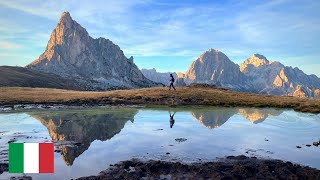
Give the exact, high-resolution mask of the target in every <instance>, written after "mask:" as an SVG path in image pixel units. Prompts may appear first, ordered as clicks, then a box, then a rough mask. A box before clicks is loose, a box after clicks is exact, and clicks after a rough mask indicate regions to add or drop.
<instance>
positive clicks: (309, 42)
mask: <svg viewBox="0 0 320 180" xmlns="http://www.w3.org/2000/svg"><path fill="white" fill-rule="evenodd" d="M1 8H2V9H1ZM0 9H1V10H2V12H3V10H5V11H6V14H8V13H9V14H10V13H11V15H14V16H5V14H1V12H0V15H2V16H1V17H0V23H1V24H5V26H1V27H0V34H1V36H0V41H1V42H8V43H11V44H18V45H20V44H19V43H21V45H20V46H21V48H22V49H24V51H23V52H22V53H28V52H29V51H30V50H31V48H32V47H35V48H34V49H36V50H37V52H36V51H33V52H32V53H33V54H40V53H42V51H43V49H44V48H45V45H46V42H47V41H48V39H49V34H50V33H51V30H52V29H53V28H54V26H55V24H56V22H57V21H58V19H59V16H60V14H61V12H62V11H69V12H70V13H71V15H72V17H73V18H74V19H75V20H76V21H78V22H79V23H80V24H81V25H82V26H84V27H85V28H86V29H87V30H88V32H89V34H91V35H92V36H93V37H95V38H97V37H105V38H108V39H110V40H112V41H113V42H114V43H116V44H118V45H119V46H120V47H121V48H122V49H123V50H124V52H125V54H126V55H128V56H131V55H134V56H136V57H137V58H135V59H136V60H135V61H136V62H137V61H139V59H140V60H143V61H145V60H146V58H148V57H150V59H154V57H155V56H157V57H159V58H157V60H159V59H161V57H163V58H164V59H163V60H162V62H163V63H167V64H170V63H171V61H172V59H179V60H178V61H179V62H178V63H176V67H177V66H179V68H180V69H182V68H181V67H184V68H185V69H187V67H188V66H189V63H190V59H191V58H193V57H197V56H199V55H200V54H201V53H202V51H205V50H207V49H209V48H217V49H220V50H222V51H223V52H224V53H225V54H226V55H227V56H229V57H230V59H232V60H235V61H236V62H237V63H240V62H241V61H243V60H244V59H245V58H246V57H248V56H250V55H252V54H253V53H261V54H264V55H266V56H267V57H269V56H270V58H271V59H277V60H280V61H282V60H283V61H285V62H287V63H288V65H295V63H294V62H293V60H289V59H290V58H288V57H302V56H308V55H312V56H316V55H317V54H316V52H319V51H320V46H318V45H317V44H318V42H319V41H320V34H319V33H318V32H319V31H320V18H319V17H320V14H319V11H318V9H320V2H318V1H312V0H306V1H303V2H301V1H298V0H261V1H251V0H245V1H236V0H225V1H198V2H194V1H188V0H187V1H183V2H181V1H177V2H172V1H160V0H130V1H127V0H117V1H113V0H108V1H104V0H97V1H94V2H92V1H75V0H70V1H67V0H64V1H61V0H60V1H59V2H57V1H40V0H35V1H32V2H30V1H25V0H16V1H1V0H0ZM17 12H20V14H19V13H17ZM3 13H4V12H3ZM40 47H41V48H40ZM12 50H13V49H12ZM0 53H1V52H0ZM5 53H8V52H5ZM12 53H17V52H12ZM23 55H25V54H23ZM167 57H172V58H171V59H170V58H167ZM174 57H181V58H174ZM34 58H35V57H34ZM166 59H168V60H166ZM169 59H170V60H169ZM183 59H186V60H183ZM159 61H160V60H159ZM304 61H306V63H308V61H310V63H311V62H312V61H313V60H311V59H310V60H309V59H304ZM142 64H143V63H142ZM145 64H146V63H144V65H145ZM158 65H159V66H161V63H160V64H158ZM156 68H157V67H156ZM159 68H161V67H159ZM170 70H171V71H172V70H174V69H170Z"/></svg>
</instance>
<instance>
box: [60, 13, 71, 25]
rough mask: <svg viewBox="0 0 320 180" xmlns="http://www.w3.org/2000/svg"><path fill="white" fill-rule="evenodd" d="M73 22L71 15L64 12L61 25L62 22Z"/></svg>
mask: <svg viewBox="0 0 320 180" xmlns="http://www.w3.org/2000/svg"><path fill="white" fill-rule="evenodd" d="M72 21H73V20H72V18H71V15H70V13H69V12H68V11H64V12H62V14H61V16H60V19H59V23H60V22H72Z"/></svg>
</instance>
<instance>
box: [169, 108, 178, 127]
mask: <svg viewBox="0 0 320 180" xmlns="http://www.w3.org/2000/svg"><path fill="white" fill-rule="evenodd" d="M169 114H170V128H172V127H173V124H174V119H173V116H174V115H175V114H176V112H174V113H173V114H172V115H171V112H170V111H169Z"/></svg>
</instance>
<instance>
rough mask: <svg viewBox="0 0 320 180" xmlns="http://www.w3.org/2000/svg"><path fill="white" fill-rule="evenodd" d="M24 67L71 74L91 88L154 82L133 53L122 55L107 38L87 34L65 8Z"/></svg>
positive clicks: (150, 84) (148, 85)
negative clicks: (42, 48) (36, 55)
mask: <svg viewBox="0 0 320 180" xmlns="http://www.w3.org/2000/svg"><path fill="white" fill-rule="evenodd" d="M27 68H31V69H34V70H38V71H44V72H47V73H53V74H56V75H59V76H62V77H67V78H70V79H71V78H72V79H75V80H78V81H79V83H81V82H82V83H83V84H86V85H87V86H88V89H90V88H91V89H93V90H94V89H95V88H96V89H108V88H110V87H125V88H136V87H150V86H154V85H156V84H155V83H153V82H152V81H150V80H148V79H147V78H145V77H144V76H143V74H142V73H141V71H140V70H139V69H138V67H137V66H136V65H135V64H134V62H133V57H130V58H129V59H128V58H126V57H125V55H124V53H123V51H122V50H121V49H120V47H119V46H117V45H115V44H114V43H113V42H112V41H110V40H109V39H105V38H98V39H93V38H92V37H90V36H89V34H88V32H87V31H86V29H85V28H83V27H82V26H81V25H80V24H78V23H77V22H76V21H74V20H73V19H72V18H71V16H70V14H69V12H63V13H62V15H61V17H60V20H59V22H58V24H57V26H56V28H55V29H54V30H53V31H52V33H51V36H50V39H49V41H48V44H47V48H46V50H45V52H44V53H43V54H41V55H40V57H39V58H38V59H36V60H35V61H33V62H32V63H31V64H29V65H28V66H27Z"/></svg>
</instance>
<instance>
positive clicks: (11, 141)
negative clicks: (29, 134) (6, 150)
mask: <svg viewBox="0 0 320 180" xmlns="http://www.w3.org/2000/svg"><path fill="white" fill-rule="evenodd" d="M16 141H17V140H15V139H10V141H8V144H9V143H13V142H16Z"/></svg>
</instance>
